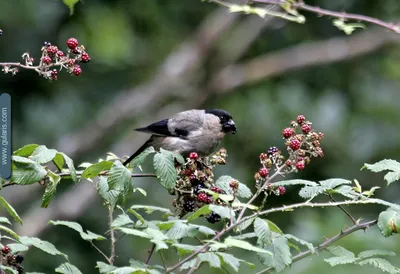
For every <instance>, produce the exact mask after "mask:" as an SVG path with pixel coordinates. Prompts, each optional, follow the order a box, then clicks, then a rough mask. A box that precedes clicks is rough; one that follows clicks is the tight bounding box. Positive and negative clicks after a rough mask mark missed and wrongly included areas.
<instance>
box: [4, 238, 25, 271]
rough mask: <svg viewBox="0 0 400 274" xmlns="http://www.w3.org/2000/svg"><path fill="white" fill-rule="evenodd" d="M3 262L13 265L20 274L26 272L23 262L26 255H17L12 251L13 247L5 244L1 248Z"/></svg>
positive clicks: (8, 265) (9, 265)
mask: <svg viewBox="0 0 400 274" xmlns="http://www.w3.org/2000/svg"><path fill="white" fill-rule="evenodd" d="M1 258H2V261H1V264H2V265H3V266H7V267H11V268H12V269H15V270H16V271H17V272H18V274H22V273H24V268H23V267H22V265H21V264H22V262H23V261H24V257H23V256H22V255H15V254H12V253H11V248H10V247H8V246H6V245H5V246H3V248H2V249H1Z"/></svg>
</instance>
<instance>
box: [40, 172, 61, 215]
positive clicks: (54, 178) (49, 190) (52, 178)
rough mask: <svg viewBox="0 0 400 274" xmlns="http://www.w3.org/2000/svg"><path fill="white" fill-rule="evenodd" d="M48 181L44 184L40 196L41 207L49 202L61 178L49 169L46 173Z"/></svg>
mask: <svg viewBox="0 0 400 274" xmlns="http://www.w3.org/2000/svg"><path fill="white" fill-rule="evenodd" d="M47 175H48V178H49V182H48V184H47V185H46V189H45V191H44V194H43V198H42V207H44V208H45V207H47V206H48V205H49V204H50V201H51V199H52V198H53V196H54V195H55V194H56V190H57V185H58V183H59V182H60V180H61V177H60V175H58V174H55V173H53V172H52V171H51V170H49V172H48V173H47Z"/></svg>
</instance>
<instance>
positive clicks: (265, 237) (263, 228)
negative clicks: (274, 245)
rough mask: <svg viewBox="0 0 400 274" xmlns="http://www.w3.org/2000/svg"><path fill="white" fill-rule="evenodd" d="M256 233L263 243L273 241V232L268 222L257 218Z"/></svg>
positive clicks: (255, 222) (255, 223) (255, 221)
mask: <svg viewBox="0 0 400 274" xmlns="http://www.w3.org/2000/svg"><path fill="white" fill-rule="evenodd" d="M254 232H255V233H256V235H257V237H258V239H260V241H261V242H264V243H267V242H269V241H270V240H271V230H270V229H269V225H268V222H267V221H266V220H263V219H261V218H256V219H255V220H254Z"/></svg>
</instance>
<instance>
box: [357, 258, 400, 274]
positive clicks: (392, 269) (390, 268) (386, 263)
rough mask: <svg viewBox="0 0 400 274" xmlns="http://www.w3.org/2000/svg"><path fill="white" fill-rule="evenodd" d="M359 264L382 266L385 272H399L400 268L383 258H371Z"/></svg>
mask: <svg viewBox="0 0 400 274" xmlns="http://www.w3.org/2000/svg"><path fill="white" fill-rule="evenodd" d="M358 264H359V265H366V264H370V265H372V266H374V267H377V268H380V269H381V270H382V271H384V272H388V273H393V274H395V273H399V272H400V271H399V268H397V267H395V266H393V265H392V264H391V263H390V262H389V261H387V260H385V259H382V258H369V259H365V260H363V261H361V262H359V263H358Z"/></svg>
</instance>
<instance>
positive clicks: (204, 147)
mask: <svg viewBox="0 0 400 274" xmlns="http://www.w3.org/2000/svg"><path fill="white" fill-rule="evenodd" d="M135 130H136V131H138V132H143V133H147V134H151V136H150V138H149V139H148V140H147V141H146V142H145V143H144V144H143V145H142V146H141V147H140V148H139V149H138V150H137V151H136V152H135V153H133V154H132V155H131V156H130V157H129V158H128V159H127V160H125V161H124V162H123V165H124V166H126V165H127V164H129V163H130V162H131V161H132V160H133V159H134V158H136V156H138V155H139V154H140V153H142V152H143V151H144V150H145V149H146V148H148V147H150V146H153V147H154V148H155V149H156V150H159V149H160V148H162V149H165V150H168V151H171V152H174V153H179V154H181V155H182V156H184V157H187V156H188V155H189V154H190V153H191V152H196V153H197V154H198V155H199V156H201V157H204V156H209V155H210V154H212V153H213V152H214V151H215V150H216V149H217V147H218V146H219V144H220V143H221V141H222V139H223V138H224V137H225V135H226V134H227V133H232V134H235V133H236V131H237V129H236V125H235V122H234V121H233V118H232V115H231V114H230V113H228V112H227V111H225V110H222V109H191V110H186V111H182V112H179V113H176V114H174V115H172V116H171V117H170V118H168V119H164V120H161V121H158V122H155V123H152V124H150V125H148V126H146V127H141V128H137V129H135Z"/></svg>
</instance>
